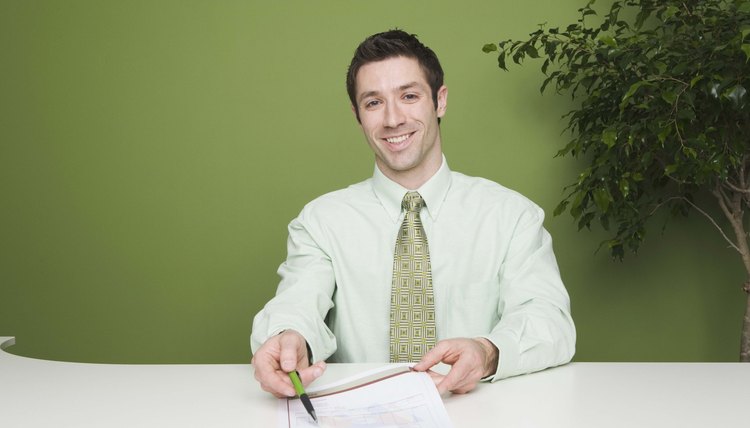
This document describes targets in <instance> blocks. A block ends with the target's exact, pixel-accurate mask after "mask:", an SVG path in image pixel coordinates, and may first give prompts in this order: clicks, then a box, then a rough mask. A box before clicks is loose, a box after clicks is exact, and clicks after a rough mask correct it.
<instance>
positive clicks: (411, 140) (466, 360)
mask: <svg viewBox="0 0 750 428" xmlns="http://www.w3.org/2000/svg"><path fill="white" fill-rule="evenodd" d="M347 91H348V93H349V98H350V100H351V103H352V110H353V112H354V115H355V117H356V119H357V121H358V122H359V124H360V126H361V127H362V131H363V132H364V134H365V138H366V139H367V142H368V144H369V145H370V148H371V149H372V151H373V152H374V154H375V165H376V167H375V172H374V175H373V177H372V178H371V179H369V180H366V181H364V182H362V183H358V184H355V185H352V186H350V187H348V188H346V189H343V190H339V191H335V192H332V193H329V194H327V195H323V196H321V197H319V198H317V199H315V200H314V201H312V202H310V203H309V204H308V205H307V206H305V207H304V209H303V210H302V212H301V213H300V215H299V216H298V217H297V218H296V219H294V220H293V221H292V222H291V223H290V225H289V240H288V256H287V260H286V262H284V263H283V264H282V265H281V267H280V268H279V275H280V276H281V283H280V284H279V287H278V291H277V294H276V296H275V297H274V298H273V299H272V300H271V301H270V302H268V304H267V305H266V306H265V307H264V308H263V310H262V311H261V312H260V313H258V314H257V315H256V317H255V319H254V322H253V333H252V336H251V342H252V349H253V352H254V356H253V365H254V367H255V377H256V379H258V381H259V382H260V383H261V386H262V388H263V389H264V390H266V391H268V392H271V393H272V394H274V395H276V396H277V397H284V396H294V395H295V392H294V389H293V388H292V385H291V382H290V381H289V378H288V375H287V373H288V372H290V371H292V370H295V369H296V370H298V371H299V372H300V376H301V378H302V381H303V383H305V384H307V383H310V382H312V381H313V380H314V379H316V378H317V377H318V376H320V375H321V374H322V373H323V371H324V370H325V363H324V360H326V359H327V360H328V361H333V362H388V361H391V362H399V361H412V362H414V363H416V365H415V366H414V369H415V370H419V371H428V370H429V369H430V367H432V366H434V365H435V364H437V363H439V362H443V363H446V364H449V365H450V366H451V369H450V371H449V372H448V374H447V375H445V376H442V375H439V374H436V373H434V372H432V371H430V374H431V376H432V377H433V379H434V380H435V383H436V385H437V388H438V390H439V391H440V392H441V393H444V392H446V391H451V392H454V393H464V392H468V391H470V390H471V389H473V388H474V387H475V386H476V384H477V382H479V381H480V380H483V379H487V380H493V381H494V380H498V379H502V378H504V377H508V376H513V375H518V374H523V373H528V372H532V371H536V370H541V369H544V368H546V367H551V366H554V365H559V364H564V363H566V362H568V361H570V359H571V358H572V356H573V352H574V347H575V327H574V325H573V321H572V319H571V317H570V308H569V299H568V294H567V292H566V290H565V287H564V286H563V284H562V281H561V280H560V275H559V271H558V268H557V263H556V261H555V256H554V254H553V251H552V242H551V238H550V237H549V234H548V233H547V232H546V231H545V230H544V228H543V226H542V221H543V219H544V213H543V212H542V210H541V209H540V208H539V207H537V206H536V205H534V204H533V203H532V202H530V201H529V200H527V199H526V198H524V197H523V196H521V195H520V194H518V193H516V192H513V191H511V190H509V189H506V188H504V187H502V186H500V185H499V184H496V183H494V182H491V181H488V180H485V179H481V178H474V177H467V176H465V175H463V174H460V173H457V172H452V171H451V170H450V169H449V168H448V165H447V162H446V160H445V158H444V156H443V153H442V147H441V137H440V127H439V122H440V118H442V117H443V115H444V114H445V111H446V106H447V101H448V89H447V88H446V86H444V85H443V71H442V68H441V67H440V63H439V61H438V59H437V57H436V56H435V54H434V52H433V51H432V50H430V49H429V48H427V47H426V46H424V45H423V44H422V43H421V42H419V40H417V38H416V37H415V36H414V35H409V34H407V33H405V32H403V31H400V30H393V31H387V32H384V33H379V34H375V35H373V36H370V37H369V38H367V39H366V40H365V41H364V42H362V43H361V44H360V46H359V47H358V48H357V50H356V51H355V55H354V58H353V59H352V62H351V64H350V66H349V73H348V76H347ZM402 207H403V209H402ZM425 235H426V239H425ZM394 247H395V248H396V250H395V252H394ZM311 362H315V363H314V364H310V363H311Z"/></svg>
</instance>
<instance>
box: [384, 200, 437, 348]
mask: <svg viewBox="0 0 750 428" xmlns="http://www.w3.org/2000/svg"><path fill="white" fill-rule="evenodd" d="M401 207H402V208H404V209H405V210H406V216H405V217H404V222H403V223H402V224H401V229H400V230H399V232H398V236H397V237H396V251H395V254H394V257H393V285H392V287H391V325H390V327H391V341H390V355H391V362H392V363H405V362H417V361H419V360H420V358H422V355H424V354H425V352H427V351H428V350H429V349H430V348H432V347H433V346H435V337H436V334H435V301H434V296H433V294H432V270H431V268H430V252H429V249H428V247H427V236H426V235H425V233H424V228H423V227H422V220H421V219H420V217H419V211H420V210H421V209H422V207H424V200H423V199H422V196H421V195H420V194H419V193H417V192H409V193H407V194H406V196H404V200H403V201H402V202H401Z"/></svg>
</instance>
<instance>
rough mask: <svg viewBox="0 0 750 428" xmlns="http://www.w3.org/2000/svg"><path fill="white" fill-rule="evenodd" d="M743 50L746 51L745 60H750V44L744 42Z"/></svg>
mask: <svg viewBox="0 0 750 428" xmlns="http://www.w3.org/2000/svg"><path fill="white" fill-rule="evenodd" d="M742 52H744V53H745V62H748V61H750V44H748V43H743V44H742Z"/></svg>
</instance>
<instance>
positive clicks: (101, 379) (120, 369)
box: [0, 337, 750, 428]
mask: <svg viewBox="0 0 750 428" xmlns="http://www.w3.org/2000/svg"><path fill="white" fill-rule="evenodd" d="M12 343H13V341H12V338H8V337H0V344H4V345H3V347H7V346H9V345H11V344H12ZM375 366H376V365H372V364H331V365H329V368H328V370H327V371H326V374H325V375H324V376H325V378H324V381H325V382H327V381H329V380H333V379H336V378H339V377H343V376H348V375H350V374H354V373H356V372H357V371H361V370H364V369H368V368H372V367H375ZM444 401H445V405H446V408H447V409H448V414H449V415H450V417H451V420H452V421H453V424H454V425H455V427H456V428H464V427H470V428H474V427H500V428H505V427H534V428H545V427H550V428H567V427H570V428H588V427H591V428H611V427H623V428H643V427H659V428H667V427H679V428H692V427H695V428H698V427H701V428H704V427H717V428H732V427H742V428H747V427H749V426H750V418H748V417H747V415H746V414H747V411H748V409H750V364H740V363H573V364H569V365H567V366H563V367H558V368H554V369H549V370H545V371H543V372H539V373H534V374H531V375H525V376H520V377H516V378H512V379H506V380H502V381H500V382H497V383H494V384H482V385H480V386H479V388H478V389H477V390H475V391H473V392H471V393H469V394H466V395H454V396H447V397H445V398H444ZM0 426H2V427H12V428H15V427H76V428H81V427H159V428H163V427H264V428H265V427H269V428H275V427H276V399H275V398H273V397H272V396H271V395H269V394H267V393H265V392H263V391H261V389H260V387H259V386H258V384H257V382H256V381H255V379H254V378H253V376H252V367H251V366H250V365H249V364H214V365H210V364H200V365H188V364H181V365H125V364H85V363H68V362H58V361H46V360H37V359H32V358H25V357H18V356H15V355H12V354H8V353H7V352H2V351H0Z"/></svg>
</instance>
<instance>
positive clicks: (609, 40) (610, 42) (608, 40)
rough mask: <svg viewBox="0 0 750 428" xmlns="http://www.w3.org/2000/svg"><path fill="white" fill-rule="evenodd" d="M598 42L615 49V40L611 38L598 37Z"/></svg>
mask: <svg viewBox="0 0 750 428" xmlns="http://www.w3.org/2000/svg"><path fill="white" fill-rule="evenodd" d="M599 41H600V42H602V43H604V44H605V45H607V46H609V47H611V48H616V47H617V40H615V39H614V37H612V36H600V37H599Z"/></svg>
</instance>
